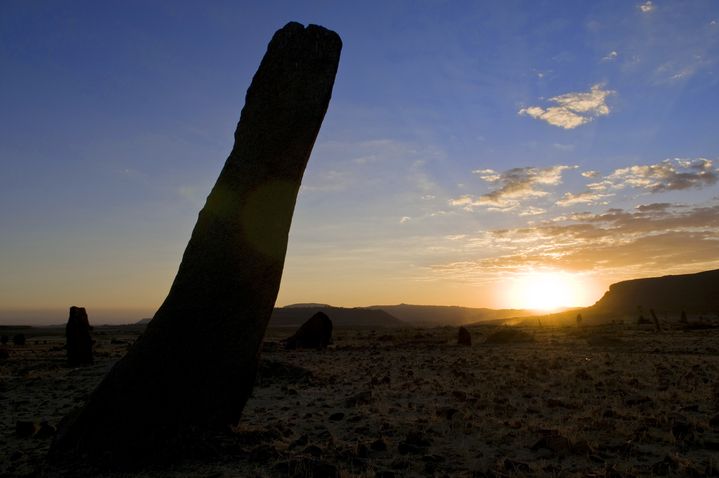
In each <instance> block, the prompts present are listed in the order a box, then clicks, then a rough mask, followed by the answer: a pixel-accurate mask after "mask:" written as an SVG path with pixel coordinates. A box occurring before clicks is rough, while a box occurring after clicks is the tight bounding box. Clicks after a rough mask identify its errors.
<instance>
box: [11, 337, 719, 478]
mask: <svg viewBox="0 0 719 478" xmlns="http://www.w3.org/2000/svg"><path fill="white" fill-rule="evenodd" d="M651 329H652V327H645V328H641V327H639V326H636V325H635V326H626V325H606V326H596V327H584V328H579V327H565V328H552V327H546V326H545V327H525V328H522V329H521V331H522V332H525V333H526V334H527V335H522V334H519V336H511V335H510V336H508V337H507V336H505V339H506V341H505V342H504V343H501V341H500V343H491V342H492V340H491V339H489V340H488V338H489V337H490V336H492V334H494V333H495V332H497V331H498V330H502V327H499V326H477V327H472V328H470V332H471V334H472V341H473V345H472V346H471V347H461V346H458V345H456V341H457V329H456V328H453V327H452V328H450V327H438V328H424V329H418V328H412V329H410V328H408V329H376V330H371V329H359V328H357V329H339V330H335V336H334V345H333V346H332V347H331V348H330V349H328V350H324V351H310V350H295V351H286V350H284V349H283V348H282V347H281V346H280V345H279V343H278V341H279V340H280V339H281V338H285V337H287V336H289V335H291V333H292V332H293V330H291V329H270V330H268V334H267V337H266V340H265V350H264V352H263V355H262V357H263V362H262V366H261V369H260V373H259V377H258V382H257V385H256V387H255V390H254V393H253V397H252V398H251V399H250V401H249V403H248V405H247V407H246V409H245V412H244V414H243V420H242V422H241V424H240V426H239V427H238V428H237V429H235V430H229V429H228V431H227V433H226V434H225V435H223V436H221V437H218V440H217V442H216V443H215V444H213V447H212V449H211V450H210V451H208V452H205V455H204V456H203V457H202V458H196V457H195V458H193V457H188V458H187V459H186V460H185V461H182V462H180V463H177V464H176V465H174V466H173V467H171V468H167V467H165V468H163V469H149V470H146V471H144V472H141V473H139V474H137V475H133V476H201V477H207V478H209V477H225V476H228V477H229V476H260V477H264V476H267V477H274V476H318V477H319V476H322V477H324V476H328V477H331V476H347V477H350V476H361V477H373V476H376V477H391V476H451V477H454V476H460V477H462V476H478V477H481V476H557V477H565V476H566V477H575V476H576V477H605V476H607V477H609V476H612V477H613V476H616V477H620V476H665V475H669V476H719V415H718V414H719V329H716V328H714V329H704V330H679V329H673V330H665V331H663V332H661V333H656V332H653V331H652V330H651ZM515 330H516V329H515ZM139 331H140V329H139V328H138V327H127V328H123V327H98V328H96V330H95V333H94V338H95V339H96V340H97V344H96V357H97V361H96V364H95V365H93V366H89V367H81V368H68V367H67V366H66V365H65V352H64V350H63V349H62V345H63V343H64V337H63V336H62V332H63V331H62V329H55V331H54V332H53V331H52V330H51V329H44V330H40V331H35V332H33V333H28V341H27V344H26V345H24V346H14V345H12V341H11V344H9V345H7V346H6V349H7V350H8V352H9V358H7V359H0V403H2V408H1V409H0V476H42V474H43V472H44V470H45V464H44V456H45V453H46V452H47V449H48V447H49V444H50V441H51V440H52V435H53V432H54V427H56V426H57V424H58V423H59V421H60V419H61V418H62V417H63V416H64V415H66V414H67V413H68V412H70V410H72V409H73V408H74V407H76V406H80V405H82V404H83V403H84V401H85V400H86V399H87V397H88V394H89V393H90V392H91V391H92V389H93V388H94V387H95V386H96V384H97V383H98V382H99V380H100V379H101V378H102V376H103V375H104V374H105V373H106V372H107V370H108V369H109V368H110V367H111V366H112V364H113V363H114V362H115V361H116V360H117V359H119V358H120V357H121V356H122V355H123V353H124V352H125V350H126V349H127V347H128V345H129V344H130V343H131V342H132V341H133V340H134V339H135V337H136V336H137V334H138V333H139ZM3 333H5V332H3ZM34 334H35V335H34ZM36 334H40V335H36ZM521 339H526V340H521ZM27 422H30V423H27ZM42 422H45V423H44V424H42V425H41V423H42ZM111 432H112V431H111V430H108V433H111ZM106 476H115V477H119V476H126V475H122V474H120V473H115V474H108V475H106Z"/></svg>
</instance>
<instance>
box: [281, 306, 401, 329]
mask: <svg viewBox="0 0 719 478" xmlns="http://www.w3.org/2000/svg"><path fill="white" fill-rule="evenodd" d="M317 312H324V313H325V314H327V316H328V317H329V318H330V319H332V323H333V324H334V325H335V326H338V327H346V326H352V327H363V326H364V327H401V326H402V325H406V324H404V323H403V322H402V321H401V320H398V319H397V318H396V317H394V316H392V315H391V314H388V313H387V312H385V311H384V310H378V309H374V308H360V307H356V308H352V309H347V308H344V307H331V306H327V305H323V304H319V305H318V306H310V307H302V306H301V305H300V304H296V305H292V306H289V307H278V308H275V310H274V311H273V312H272V318H271V319H270V326H275V327H285V326H300V325H302V323H304V321H305V320H307V319H309V318H310V317H312V316H313V315H314V314H316V313H317Z"/></svg>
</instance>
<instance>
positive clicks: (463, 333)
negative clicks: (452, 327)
mask: <svg viewBox="0 0 719 478" xmlns="http://www.w3.org/2000/svg"><path fill="white" fill-rule="evenodd" d="M457 345H465V346H467V347H469V346H471V345H472V335H471V334H470V333H469V330H467V329H466V328H464V327H460V328H459V333H458V334H457Z"/></svg>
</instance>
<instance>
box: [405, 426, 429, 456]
mask: <svg viewBox="0 0 719 478" xmlns="http://www.w3.org/2000/svg"><path fill="white" fill-rule="evenodd" d="M431 444H432V443H431V442H430V441H429V439H427V437H425V435H424V434H423V433H421V432H416V431H415V432H410V433H408V434H407V437H406V438H405V439H404V440H402V441H401V442H400V443H399V445H398V446H397V450H398V451H399V453H400V455H406V454H408V453H409V454H412V455H422V454H424V453H425V452H426V451H427V448H428V447H429V446H430V445H431Z"/></svg>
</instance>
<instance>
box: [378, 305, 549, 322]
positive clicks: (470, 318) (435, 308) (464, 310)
mask: <svg viewBox="0 0 719 478" xmlns="http://www.w3.org/2000/svg"><path fill="white" fill-rule="evenodd" d="M371 308H373V309H382V310H385V311H387V312H389V313H390V314H392V315H394V316H395V317H397V318H398V319H400V320H401V321H403V322H407V323H409V324H413V325H464V324H471V323H475V322H487V321H490V320H498V319H507V318H510V317H521V316H528V315H535V314H536V312H534V311H531V310H526V309H488V308H474V307H460V306H456V305H412V304H399V305H373V306H371Z"/></svg>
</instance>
